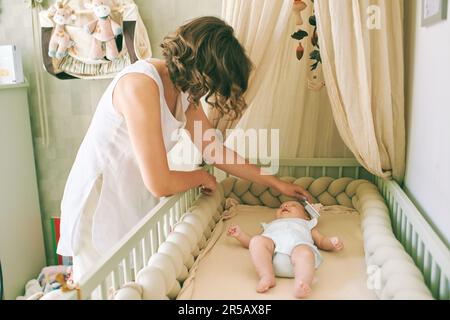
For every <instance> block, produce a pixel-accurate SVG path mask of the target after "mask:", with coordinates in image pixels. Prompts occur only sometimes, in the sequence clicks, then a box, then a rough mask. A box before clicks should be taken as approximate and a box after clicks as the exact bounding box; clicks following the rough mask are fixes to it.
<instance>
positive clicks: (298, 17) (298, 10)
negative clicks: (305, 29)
mask: <svg viewBox="0 0 450 320" xmlns="http://www.w3.org/2000/svg"><path fill="white" fill-rule="evenodd" d="M307 7H308V5H307V4H306V3H304V2H303V1H302V0H294V4H293V6H292V11H294V15H295V23H296V25H297V26H301V25H303V18H302V11H303V10H305V9H306V8H307Z"/></svg>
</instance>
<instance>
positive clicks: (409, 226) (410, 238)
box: [406, 222, 413, 255]
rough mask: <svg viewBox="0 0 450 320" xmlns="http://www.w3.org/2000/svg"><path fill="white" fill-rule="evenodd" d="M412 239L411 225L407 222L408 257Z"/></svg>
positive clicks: (410, 251)
mask: <svg viewBox="0 0 450 320" xmlns="http://www.w3.org/2000/svg"><path fill="white" fill-rule="evenodd" d="M412 237H413V231H412V225H411V224H410V223H409V222H408V223H407V225H406V251H407V252H408V254H409V255H411V253H412V240H413V239H412Z"/></svg>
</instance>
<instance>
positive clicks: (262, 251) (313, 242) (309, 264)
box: [228, 201, 344, 298]
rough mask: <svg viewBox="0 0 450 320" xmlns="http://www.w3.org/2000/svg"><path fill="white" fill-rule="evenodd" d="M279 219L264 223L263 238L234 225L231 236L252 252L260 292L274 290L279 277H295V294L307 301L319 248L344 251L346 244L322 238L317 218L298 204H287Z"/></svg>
mask: <svg viewBox="0 0 450 320" xmlns="http://www.w3.org/2000/svg"><path fill="white" fill-rule="evenodd" d="M319 206H320V205H319ZM276 218H277V219H276V220H274V221H273V222H271V223H269V224H265V223H263V224H262V226H263V228H264V231H263V233H262V234H261V235H257V236H254V237H251V236H249V235H248V234H246V233H245V232H243V231H242V230H241V228H240V227H239V226H231V227H230V228H229V229H228V235H229V236H232V237H234V238H236V239H237V240H238V241H239V242H240V243H241V244H242V245H243V246H244V247H245V248H248V249H249V250H250V255H251V258H252V261H253V264H254V266H255V269H256V272H257V273H258V276H259V278H260V280H259V283H258V286H257V288H256V291H257V292H259V293H264V292H267V291H268V290H269V289H270V288H273V287H274V286H275V276H278V277H282V278H295V287H294V295H295V297H297V298H305V297H307V296H308V295H309V294H310V293H311V284H312V282H313V279H314V271H315V269H316V268H317V267H318V266H319V265H320V263H321V260H322V258H321V256H320V253H319V250H318V249H317V248H319V249H321V250H325V251H340V250H342V249H343V248H344V244H343V243H342V241H341V240H339V239H338V238H337V237H331V238H328V237H325V236H324V235H322V234H321V233H320V232H319V230H317V228H316V225H317V219H310V217H309V215H308V214H307V213H306V212H305V209H304V207H303V206H302V205H301V204H300V203H298V202H296V201H289V202H285V203H283V204H282V205H281V206H280V208H279V209H278V210H277V212H276Z"/></svg>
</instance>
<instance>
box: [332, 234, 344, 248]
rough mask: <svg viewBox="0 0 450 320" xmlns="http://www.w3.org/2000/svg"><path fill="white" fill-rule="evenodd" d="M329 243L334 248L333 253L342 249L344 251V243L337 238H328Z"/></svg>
mask: <svg viewBox="0 0 450 320" xmlns="http://www.w3.org/2000/svg"><path fill="white" fill-rule="evenodd" d="M330 242H331V244H332V245H333V247H334V250H333V251H341V250H342V249H344V243H343V242H342V241H341V239H339V238H338V237H332V238H330Z"/></svg>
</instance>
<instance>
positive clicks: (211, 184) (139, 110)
mask: <svg viewBox="0 0 450 320" xmlns="http://www.w3.org/2000/svg"><path fill="white" fill-rule="evenodd" d="M113 104H114V107H115V108H116V110H117V111H118V112H119V113H120V114H122V115H123V117H124V118H125V121H126V124H127V127H128V132H129V135H130V139H131V143H132V145H133V149H134V152H135V154H136V158H137V161H138V164H139V169H140V171H141V175H142V178H143V181H144V183H145V186H146V187H147V189H148V190H149V191H150V192H151V193H152V194H153V195H154V196H157V197H163V196H169V195H173V194H176V193H179V192H183V191H186V190H188V189H191V188H194V187H198V186H200V185H203V186H204V187H205V188H207V189H211V190H212V191H214V190H215V187H216V181H215V178H214V177H213V176H211V175H210V174H208V173H207V172H205V171H203V170H197V171H192V172H179V171H171V170H170V169H169V165H168V162H167V156H166V150H165V146H164V140H163V135H162V125H161V107H160V98H159V89H158V86H157V84H156V82H155V81H154V80H153V79H151V78H150V77H148V76H146V75H143V74H138V73H132V74H128V75H125V76H124V77H123V78H121V79H120V80H119V82H118V83H117V86H116V88H115V90H114V95H113Z"/></svg>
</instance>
